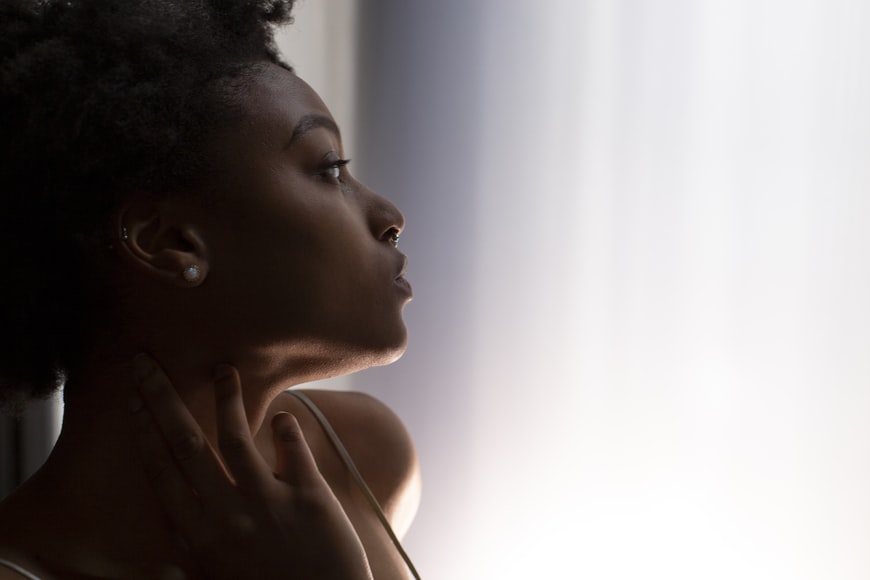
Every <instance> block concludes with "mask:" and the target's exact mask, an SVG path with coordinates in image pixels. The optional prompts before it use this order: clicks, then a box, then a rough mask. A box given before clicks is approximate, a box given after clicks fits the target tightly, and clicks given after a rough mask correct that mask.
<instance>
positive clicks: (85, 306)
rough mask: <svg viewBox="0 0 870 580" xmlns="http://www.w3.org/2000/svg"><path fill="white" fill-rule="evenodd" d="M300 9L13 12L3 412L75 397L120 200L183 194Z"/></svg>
mask: <svg viewBox="0 0 870 580" xmlns="http://www.w3.org/2000/svg"><path fill="white" fill-rule="evenodd" d="M292 5H293V0H283V1H282V0H0V148H2V149H0V212H2V213H0V271H2V275H3V283H2V284H0V405H2V406H3V407H4V408H6V409H7V410H9V409H20V407H21V403H22V402H23V401H26V400H27V399H30V398H34V397H45V396H48V395H50V394H51V393H52V392H53V391H54V390H55V389H57V388H58V387H60V386H61V385H62V384H63V382H64V380H65V376H66V373H67V371H68V369H69V367H70V364H71V362H72V361H74V360H75V357H76V356H77V355H78V354H79V351H80V349H82V348H84V347H83V345H84V344H86V342H87V335H88V331H87V329H88V326H89V325H92V324H93V320H92V317H93V313H94V312H95V311H96V308H97V307H98V304H95V301H97V300H99V297H98V296H99V293H94V292H93V288H89V286H92V284H90V283H89V282H88V280H87V279H86V278H87V277H86V276H85V275H84V272H85V265H86V262H87V260H88V256H89V255H92V254H93V252H94V251H96V249H97V248H100V249H105V248H106V246H107V244H108V241H109V238H108V235H107V232H106V230H107V229H108V223H109V220H110V218H111V214H112V211H113V210H114V208H115V207H117V204H118V203H119V201H120V199H121V197H122V196H123V195H125V194H127V193H130V192H132V191H137V192H145V193H152V194H160V193H163V192H166V191H170V190H173V191H179V190H181V189H182V188H184V186H185V185H189V184H190V183H192V182H193V181H195V180H196V179H197V177H198V176H199V175H201V174H202V172H204V171H205V170H206V169H208V164H209V160H208V158H207V155H206V154H205V153H204V144H205V143H206V141H207V139H208V137H209V135H210V133H211V132H212V131H215V130H216V129H217V128H219V127H220V126H221V124H222V123H226V122H229V121H231V120H232V119H233V118H235V117H237V116H238V115H239V114H240V112H239V111H240V107H239V105H238V98H237V97H234V95H237V94H238V91H239V90H240V88H242V87H244V82H245V79H246V78H247V77H249V76H250V73H251V71H253V70H255V69H256V67H257V66H258V65H261V64H262V63H264V62H272V63H276V64H279V65H281V66H284V67H285V68H288V69H289V67H288V66H287V65H286V64H284V63H282V62H281V61H280V59H279V57H278V53H277V50H276V48H275V44H274V41H273V33H274V29H275V27H276V26H278V25H282V24H286V23H288V22H289V21H290V20H291V17H290V13H291V9H292Z"/></svg>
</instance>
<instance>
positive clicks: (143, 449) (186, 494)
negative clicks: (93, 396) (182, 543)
mask: <svg viewBox="0 0 870 580" xmlns="http://www.w3.org/2000/svg"><path fill="white" fill-rule="evenodd" d="M131 411H132V412H133V413H134V416H133V424H134V425H135V428H136V433H135V438H136V443H137V444H138V446H139V451H140V454H141V457H142V465H143V467H144V470H145V476H146V478H147V479H148V482H149V484H150V485H151V489H152V490H153V491H154V494H155V495H156V496H157V498H158V499H159V500H160V503H161V504H162V505H163V507H164V509H165V511H166V513H167V515H168V516H169V519H170V520H171V521H172V523H173V524H174V525H175V527H176V528H178V530H179V531H180V532H181V533H182V535H184V536H185V537H187V538H194V537H197V536H198V535H199V534H200V532H201V530H200V526H201V525H202V524H201V522H202V519H201V516H202V507H201V505H200V503H199V500H198V499H197V498H196V496H195V495H194V493H193V490H191V489H190V485H189V484H188V483H187V481H186V480H185V479H184V476H183V475H182V474H181V471H179V469H178V466H177V465H176V464H175V461H174V460H173V459H172V455H171V454H170V453H169V450H168V449H167V447H166V442H165V441H164V440H163V436H162V435H161V434H160V431H158V430H157V426H156V425H155V423H154V421H153V420H152V418H151V414H150V413H149V412H148V410H147V409H145V408H144V407H142V406H141V404H139V405H137V406H136V408H135V409H134V408H131Z"/></svg>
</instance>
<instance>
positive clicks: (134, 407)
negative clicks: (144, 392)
mask: <svg viewBox="0 0 870 580" xmlns="http://www.w3.org/2000/svg"><path fill="white" fill-rule="evenodd" d="M127 407H128V408H129V409H130V412H131V413H133V414H135V413H138V412H139V411H141V410H142V407H143V403H142V399H141V398H139V395H132V396H131V397H130V400H129V401H128V402H127Z"/></svg>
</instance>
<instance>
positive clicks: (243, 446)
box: [218, 433, 248, 453]
mask: <svg viewBox="0 0 870 580" xmlns="http://www.w3.org/2000/svg"><path fill="white" fill-rule="evenodd" d="M218 445H219V446H220V448H221V451H223V452H225V453H240V452H243V451H245V450H247V448H248V438H247V437H245V435H244V434H243V433H221V434H220V435H219V436H218Z"/></svg>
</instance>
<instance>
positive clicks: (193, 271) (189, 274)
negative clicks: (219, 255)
mask: <svg viewBox="0 0 870 580" xmlns="http://www.w3.org/2000/svg"><path fill="white" fill-rule="evenodd" d="M181 277H182V278H184V281H185V282H188V283H189V284H196V283H197V282H199V281H200V280H202V270H201V269H200V267H199V266H197V265H196V264H191V265H190V266H188V267H187V268H185V269H184V270H182V271H181Z"/></svg>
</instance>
